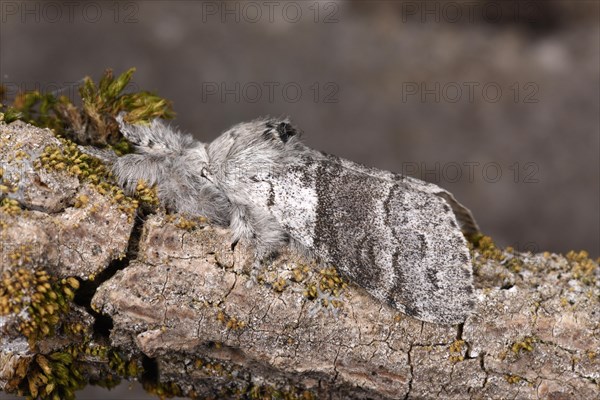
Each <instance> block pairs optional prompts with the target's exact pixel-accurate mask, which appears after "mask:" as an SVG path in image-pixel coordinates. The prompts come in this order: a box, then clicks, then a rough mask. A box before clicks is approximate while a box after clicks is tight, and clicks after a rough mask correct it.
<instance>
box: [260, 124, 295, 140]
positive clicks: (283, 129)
mask: <svg viewBox="0 0 600 400" xmlns="http://www.w3.org/2000/svg"><path fill="white" fill-rule="evenodd" d="M299 135H300V132H299V131H298V129H296V127H295V126H293V125H292V124H291V123H290V121H289V120H288V119H284V120H276V119H269V120H267V121H265V123H264V130H263V132H262V136H263V138H264V139H265V140H275V141H281V142H282V143H287V142H288V141H290V139H293V138H296V139H297V138H298V137H299Z"/></svg>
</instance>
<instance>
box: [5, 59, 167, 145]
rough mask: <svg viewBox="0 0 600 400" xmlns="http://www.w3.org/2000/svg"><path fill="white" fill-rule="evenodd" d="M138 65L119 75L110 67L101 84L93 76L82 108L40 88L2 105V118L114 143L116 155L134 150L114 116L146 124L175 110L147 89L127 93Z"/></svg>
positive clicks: (93, 141)
mask: <svg viewBox="0 0 600 400" xmlns="http://www.w3.org/2000/svg"><path fill="white" fill-rule="evenodd" d="M134 72H135V68H130V69H129V70H127V71H126V72H124V73H123V74H121V75H119V76H118V77H116V78H115V77H114V76H113V72H112V70H110V69H107V70H106V71H105V72H104V75H103V76H102V77H101V79H100V81H99V83H98V85H96V84H95V83H94V81H93V80H92V79H91V78H90V77H85V78H84V79H83V83H82V85H81V86H80V87H79V95H80V97H81V102H82V106H81V109H80V108H78V107H77V106H75V105H74V104H73V103H72V102H71V101H70V100H69V99H68V98H67V97H65V96H60V97H55V96H54V95H53V94H50V93H48V94H44V93H40V92H39V91H32V92H25V93H20V94H18V95H17V96H16V98H15V99H14V101H13V104H12V106H10V107H6V106H3V105H2V104H0V120H4V121H5V122H12V121H14V120H16V119H21V120H24V121H25V122H28V123H30V124H32V125H35V126H38V127H42V128H50V129H52V130H53V131H54V132H55V133H57V134H59V135H63V136H68V137H70V138H72V139H74V140H75V141H76V142H78V143H81V144H92V145H96V146H106V145H108V146H111V147H112V148H113V149H114V150H115V152H116V153H117V154H119V155H120V154H124V153H127V152H130V151H131V147H130V146H129V144H128V143H127V142H126V141H125V140H124V139H123V136H122V135H121V134H120V133H119V129H118V124H117V122H116V120H115V117H116V116H117V115H118V114H119V113H121V112H125V113H127V115H126V117H125V119H126V120H127V122H129V123H144V122H148V121H150V120H152V119H154V118H163V119H170V118H173V116H174V113H173V110H172V106H171V103H170V102H169V101H167V100H165V99H163V98H160V97H158V96H157V95H155V94H153V93H151V92H148V91H139V92H131V93H126V88H127V86H128V85H129V83H130V82H131V78H132V76H133V73H134Z"/></svg>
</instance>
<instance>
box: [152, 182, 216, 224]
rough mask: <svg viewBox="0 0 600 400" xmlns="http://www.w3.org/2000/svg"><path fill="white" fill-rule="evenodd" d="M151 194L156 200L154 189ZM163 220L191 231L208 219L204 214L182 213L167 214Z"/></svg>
mask: <svg viewBox="0 0 600 400" xmlns="http://www.w3.org/2000/svg"><path fill="white" fill-rule="evenodd" d="M153 196H154V198H156V199H157V201H158V198H157V197H156V191H155V192H154V195H153ZM165 221H166V222H169V223H173V224H174V225H175V226H176V227H178V228H179V229H183V230H186V231H189V232H191V231H193V230H194V229H196V228H197V227H198V226H200V225H206V223H207V222H208V219H207V218H206V217H204V216H198V217H190V216H187V215H183V214H168V215H167V216H166V218H165Z"/></svg>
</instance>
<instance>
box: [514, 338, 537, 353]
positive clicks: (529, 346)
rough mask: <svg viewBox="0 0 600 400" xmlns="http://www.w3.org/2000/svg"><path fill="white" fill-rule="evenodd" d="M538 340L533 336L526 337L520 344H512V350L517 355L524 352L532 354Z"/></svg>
mask: <svg viewBox="0 0 600 400" xmlns="http://www.w3.org/2000/svg"><path fill="white" fill-rule="evenodd" d="M536 341H537V340H536V339H535V338H534V337H532V336H526V337H525V338H523V340H521V341H519V342H515V343H513V344H512V346H511V347H510V349H511V350H512V352H513V353H515V354H517V355H518V354H520V353H521V352H522V351H523V352H524V351H527V352H531V351H533V349H534V344H535V343H536Z"/></svg>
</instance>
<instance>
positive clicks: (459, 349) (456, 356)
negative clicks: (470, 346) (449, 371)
mask: <svg viewBox="0 0 600 400" xmlns="http://www.w3.org/2000/svg"><path fill="white" fill-rule="evenodd" d="M464 345H465V341H464V340H455V341H454V342H453V343H452V344H451V345H450V347H449V349H448V350H449V351H450V356H449V358H448V359H449V360H450V361H451V362H453V363H457V362H460V361H463V360H464V359H465V357H464V355H463V346H464Z"/></svg>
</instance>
